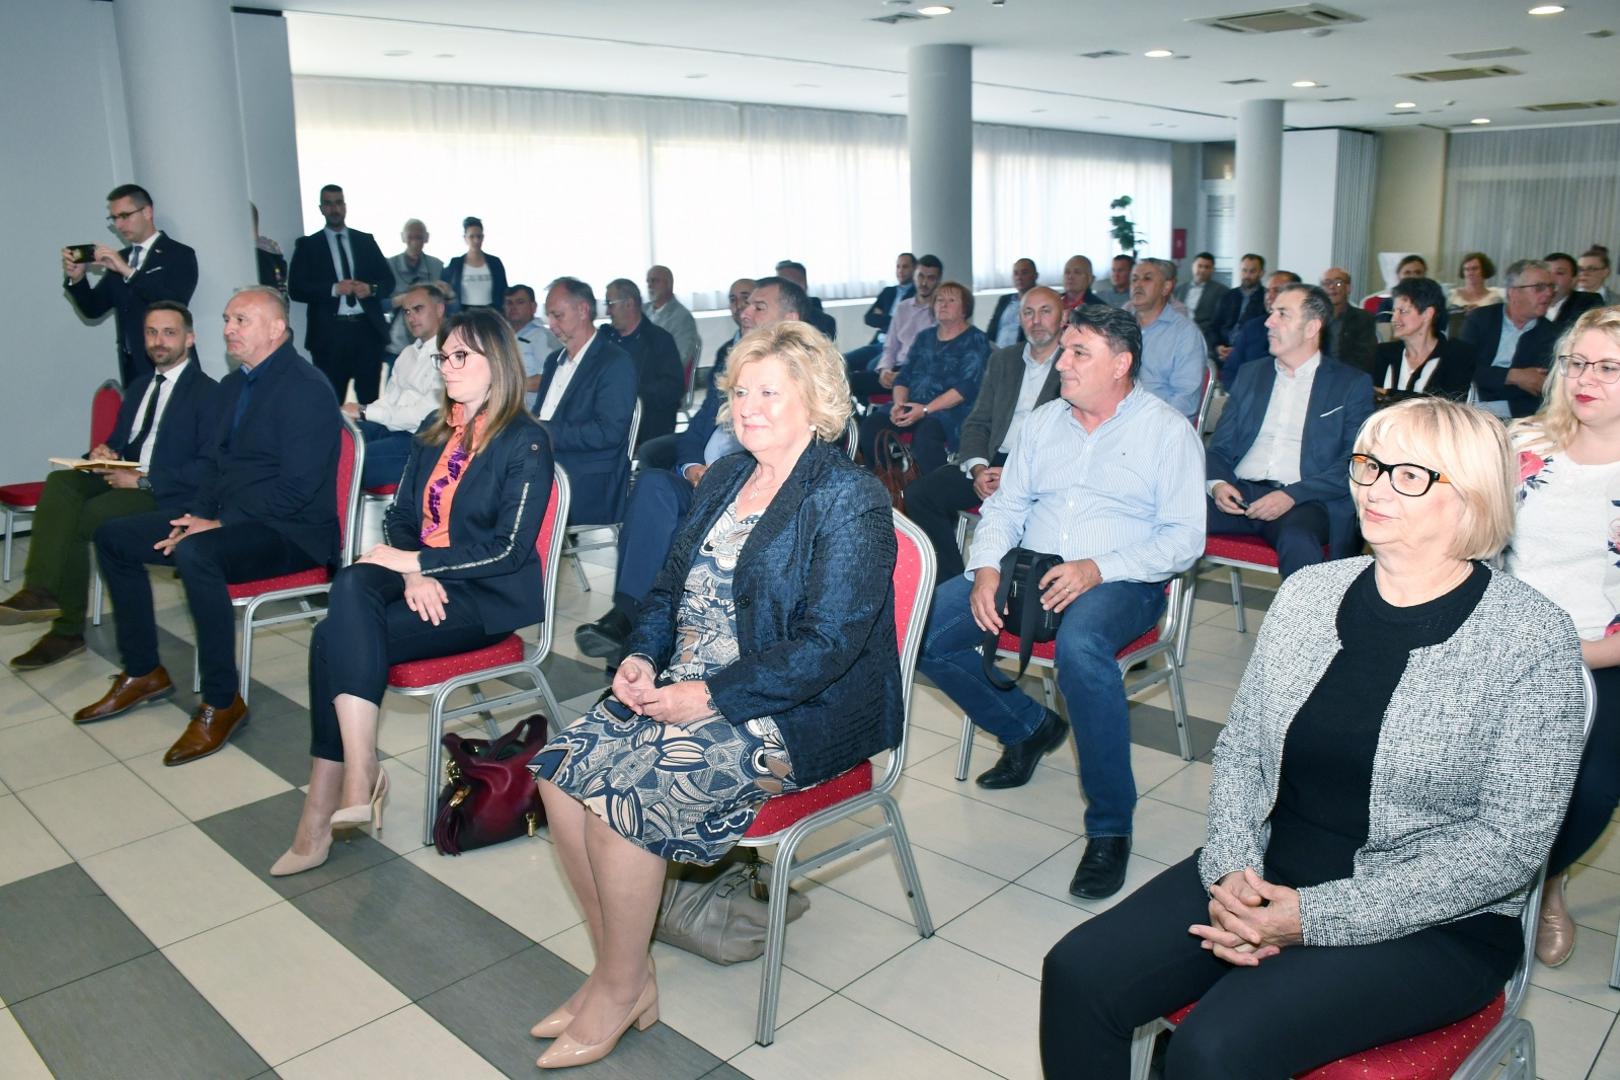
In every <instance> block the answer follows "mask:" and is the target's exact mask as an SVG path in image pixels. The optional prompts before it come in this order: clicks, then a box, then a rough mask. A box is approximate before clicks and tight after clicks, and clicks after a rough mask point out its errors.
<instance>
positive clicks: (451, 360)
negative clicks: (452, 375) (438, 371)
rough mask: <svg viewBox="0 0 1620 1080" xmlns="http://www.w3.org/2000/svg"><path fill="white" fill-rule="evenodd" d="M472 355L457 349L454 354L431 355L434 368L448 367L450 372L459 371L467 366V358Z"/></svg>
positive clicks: (464, 350) (438, 353) (440, 353)
mask: <svg viewBox="0 0 1620 1080" xmlns="http://www.w3.org/2000/svg"><path fill="white" fill-rule="evenodd" d="M472 355H474V354H473V353H470V352H468V351H467V350H466V349H457V350H456V351H455V352H451V353H442V352H436V353H434V354H433V366H434V367H440V368H442V367H448V368H449V369H450V370H452V371H460V370H461V369H462V368H464V367H466V366H467V357H469V356H472Z"/></svg>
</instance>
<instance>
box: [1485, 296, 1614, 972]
mask: <svg viewBox="0 0 1620 1080" xmlns="http://www.w3.org/2000/svg"><path fill="white" fill-rule="evenodd" d="M1555 351H1556V355H1557V360H1556V361H1554V363H1553V368H1552V373H1551V375H1550V376H1549V378H1548V379H1547V386H1546V389H1545V391H1544V397H1543V399H1542V405H1541V410H1540V411H1539V412H1537V413H1536V414H1535V415H1534V416H1530V417H1526V418H1525V419H1523V420H1518V421H1515V422H1514V424H1513V427H1512V429H1511V431H1510V434H1511V436H1512V439H1513V445H1514V448H1515V449H1517V450H1518V452H1519V473H1518V477H1519V492H1518V494H1519V504H1518V505H1519V512H1518V524H1517V527H1516V528H1515V530H1514V534H1513V546H1512V548H1511V549H1510V550H1509V552H1508V559H1507V568H1508V572H1509V573H1512V574H1514V575H1515V576H1517V577H1519V578H1520V579H1522V580H1523V581H1525V582H1527V583H1529V584H1530V585H1533V586H1535V588H1536V589H1537V590H1538V591H1539V592H1541V593H1542V594H1543V595H1545V596H1547V597H1548V598H1549V599H1551V600H1552V601H1553V602H1554V603H1556V604H1557V605H1558V606H1559V607H1561V608H1563V609H1564V610H1565V611H1567V612H1569V614H1570V617H1571V618H1572V619H1573V620H1574V621H1575V629H1576V631H1577V632H1578V633H1579V634H1580V636H1581V654H1582V656H1583V657H1584V658H1585V660H1586V666H1587V667H1589V668H1591V669H1592V678H1593V680H1594V681H1595V682H1596V684H1597V715H1596V716H1595V717H1594V719H1593V723H1592V734H1591V736H1590V738H1589V739H1588V740H1587V744H1586V753H1585V756H1584V757H1583V759H1582V761H1581V773H1580V778H1579V779H1578V780H1577V781H1576V782H1575V796H1574V798H1573V799H1572V800H1571V801H1570V804H1569V816H1568V817H1567V818H1565V819H1564V827H1563V828H1562V829H1561V830H1560V831H1559V833H1558V842H1557V843H1556V844H1554V845H1553V849H1552V857H1551V858H1550V859H1549V860H1548V864H1547V891H1546V892H1545V893H1544V894H1543V896H1542V901H1541V925H1540V927H1539V928H1538V933H1537V936H1536V956H1537V957H1538V958H1539V959H1540V960H1541V962H1542V963H1544V964H1546V965H1548V966H1549V967H1557V966H1558V965H1559V964H1562V963H1563V962H1564V961H1566V960H1568V959H1569V956H1570V953H1572V952H1573V951H1574V949H1575V921H1574V920H1573V919H1572V918H1570V914H1569V909H1568V908H1567V907H1566V906H1565V905H1564V886H1565V884H1566V883H1567V882H1568V880H1569V874H1568V870H1569V869H1570V867H1571V866H1573V865H1574V864H1575V860H1577V859H1579V858H1580V857H1581V856H1582V855H1584V854H1585V853H1586V851H1587V849H1588V848H1590V847H1591V846H1592V845H1593V844H1594V843H1596V842H1597V839H1598V836H1599V835H1600V834H1601V833H1602V832H1603V830H1604V829H1605V828H1607V827H1608V824H1609V819H1610V818H1611V817H1612V816H1613V814H1614V808H1615V806H1616V804H1617V803H1620V307H1608V308H1594V309H1593V310H1591V311H1588V312H1586V313H1585V314H1583V315H1582V316H1581V317H1580V318H1579V319H1578V320H1576V322H1575V325H1574V326H1572V327H1570V328H1569V329H1568V330H1567V331H1565V332H1564V336H1563V337H1561V338H1560V339H1559V341H1558V347H1557V349H1556V350H1555Z"/></svg>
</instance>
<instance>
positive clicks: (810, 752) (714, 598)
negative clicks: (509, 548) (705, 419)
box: [530, 322, 903, 1068]
mask: <svg viewBox="0 0 1620 1080" xmlns="http://www.w3.org/2000/svg"><path fill="white" fill-rule="evenodd" d="M722 386H723V389H724V392H725V393H726V394H727V395H728V398H729V401H728V404H727V405H725V406H722V408H723V409H725V410H729V412H730V415H729V417H728V416H727V415H726V414H725V412H722V415H721V419H722V422H725V421H727V420H729V422H730V423H732V425H733V426H734V429H735V430H736V432H737V438H738V441H740V442H741V443H742V444H743V447H744V448H745V449H746V450H747V453H739V454H733V455H731V456H729V457H725V458H721V459H720V460H719V461H717V462H715V464H714V465H713V466H712V467H711V468H710V469H709V471H708V472H707V473H706V474H705V475H704V477H703V480H702V482H701V483H700V485H699V486H698V490H697V493H696V495H695V496H694V499H693V503H692V507H691V510H690V511H689V512H688V514H687V517H686V521H685V524H684V525H683V526H682V527H681V530H680V532H679V533H678V535H677V536H676V538H675V543H674V547H673V549H672V550H671V552H670V555H669V559H668V560H667V561H666V562H665V564H664V569H663V572H662V573H661V574H660V575H659V578H658V581H657V583H656V584H655V585H654V586H653V589H652V591H651V592H650V593H649V594H648V596H647V599H646V600H645V601H644V602H643V603H642V606H641V611H640V614H639V617H638V619H637V623H636V627H635V629H634V631H633V632H632V633H631V636H630V641H629V649H630V654H629V655H628V656H627V657H626V658H625V660H624V662H623V663H622V664H621V665H620V666H619V669H618V674H617V675H616V676H615V677H614V680H613V688H612V692H611V695H610V696H609V697H606V698H604V699H603V701H602V702H601V703H599V704H598V705H597V706H596V707H595V708H594V709H592V710H591V711H590V712H589V713H587V714H586V715H585V716H583V717H581V718H580V719H579V720H578V721H576V722H575V723H574V724H572V725H570V726H569V727H568V728H566V729H565V730H563V731H561V732H559V733H558V734H557V736H556V737H555V738H553V739H552V741H551V742H550V743H548V744H547V746H546V747H545V749H543V750H541V751H540V753H539V754H538V755H536V757H535V759H534V763H533V764H532V765H531V766H530V767H531V768H532V769H533V770H534V771H535V773H536V775H537V776H538V777H539V778H540V795H541V798H542V800H543V801H544V802H545V806H546V814H547V819H548V821H549V823H550V830H551V839H552V842H553V843H554V844H555V845H556V849H557V853H558V857H559V859H560V860H561V862H562V865H563V869H564V871H565V872H566V873H567V875H568V880H569V884H570V885H571V886H572V887H573V889H574V894H575V895H576V896H577V897H578V898H579V902H580V906H581V908H583V909H584V912H585V919H586V923H587V924H588V926H589V927H590V934H591V942H592V944H593V945H594V946H595V950H596V967H595V969H594V970H593V971H592V972H591V975H590V977H589V978H588V979H587V980H586V982H585V985H584V986H583V987H582V988H581V989H580V990H579V991H578V992H576V993H575V994H574V995H573V996H572V997H571V998H570V999H569V1000H568V1001H566V1002H564V1003H563V1005H562V1006H561V1007H560V1008H558V1009H556V1010H555V1011H554V1012H552V1013H551V1014H550V1015H549V1016H547V1017H545V1018H544V1019H543V1020H541V1021H540V1023H539V1024H537V1025H536V1026H535V1028H534V1030H533V1032H532V1033H533V1034H534V1035H535V1036H536V1037H538V1038H556V1039H557V1041H556V1042H555V1043H554V1044H553V1045H552V1046H551V1048H550V1049H549V1050H547V1051H546V1053H545V1055H544V1056H543V1057H541V1059H540V1061H539V1064H540V1066H541V1067H542V1068H561V1067H565V1066H568V1065H582V1064H585V1063H586V1062H589V1061H595V1060H597V1059H599V1058H601V1057H603V1056H605V1055H606V1054H607V1053H608V1052H610V1051H611V1050H612V1049H613V1047H614V1045H615V1044H616V1043H617V1041H618V1038H619V1036H620V1035H621V1034H623V1033H624V1031H625V1030H626V1029H627V1028H628V1027H629V1026H630V1025H631V1024H632V1023H634V1024H636V1025H637V1026H638V1027H646V1026H648V1025H649V1024H651V1023H652V1022H653V1021H654V1020H656V1019H657V1018H658V989H657V985H656V983H655V982H654V979H653V975H652V972H651V969H650V965H649V963H648V957H647V946H648V943H649V939H650V938H651V937H652V929H653V919H654V916H655V915H656V914H657V912H658V901H659V895H660V892H661V890H662V887H663V883H664V871H665V866H666V862H667V861H671V860H672V861H674V862H680V863H696V864H710V863H713V862H714V861H716V860H717V859H719V858H720V857H721V856H722V855H724V854H725V852H726V851H728V850H729V849H730V848H731V847H732V846H733V845H735V844H736V842H737V841H738V839H740V838H741V837H742V835H743V833H745V832H746V831H747V829H748V827H749V826H750V825H751V824H752V823H753V821H754V817H755V815H756V813H757V812H758V810H759V808H760V806H761V805H763V804H764V802H765V800H766V799H767V798H769V797H770V796H771V795H773V794H777V793H779V792H784V791H795V790H798V789H800V788H804V787H808V786H810V785H812V784H816V783H819V782H820V781H822V780H826V779H828V778H830V777H833V776H836V775H837V774H839V773H840V772H843V771H845V770H847V769H849V768H852V767H853V766H855V765H857V764H858V763H859V762H861V761H862V760H863V759H865V758H867V757H870V756H871V755H872V754H875V753H877V752H878V751H880V750H882V749H884V748H886V747H892V746H894V745H896V744H897V743H898V742H899V740H900V725H901V723H902V720H903V705H902V700H901V686H900V663H899V655H898V649H897V647H896V643H895V625H894V590H893V586H892V583H891V579H892V575H893V573H894V563H895V554H896V544H895V538H894V523H893V517H892V514H891V511H890V509H889V502H888V497H887V495H886V493H885V491H884V489H883V485H882V484H881V483H880V482H879V481H878V480H877V478H876V477H874V476H872V475H871V473H869V472H867V471H866V470H865V469H862V468H861V467H859V466H857V465H855V464H854V463H852V462H851V461H850V460H849V459H848V458H847V457H845V456H844V454H843V452H842V451H841V450H839V449H838V442H839V441H840V440H841V439H842V437H843V432H844V425H845V424H846V422H847V421H848V418H849V413H850V398H849V384H848V380H847V378H846V376H845V365H844V362H843V359H842V357H840V356H839V354H838V351H837V350H836V349H834V348H833V347H832V345H831V344H830V343H828V342H827V340H826V339H825V338H823V337H822V336H821V334H820V333H818V332H817V331H816V330H815V329H814V328H812V327H810V326H809V325H808V324H805V323H800V322H787V323H779V324H777V325H775V326H770V327H762V328H761V329H758V330H755V331H754V332H753V333H751V334H749V335H748V336H747V337H744V338H743V339H742V340H741V341H740V342H738V344H737V346H736V348H734V349H733V350H732V352H731V355H730V357H729V358H728V359H727V371H726V374H725V377H724V378H723V380H722Z"/></svg>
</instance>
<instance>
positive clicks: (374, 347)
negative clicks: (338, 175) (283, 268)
mask: <svg viewBox="0 0 1620 1080" xmlns="http://www.w3.org/2000/svg"><path fill="white" fill-rule="evenodd" d="M348 213H349V208H348V205H347V204H346V203H345V202H344V201H343V189H342V188H340V187H338V186H337V185H336V184H327V185H326V186H325V187H323V188H321V214H322V216H324V217H325V218H326V228H324V229H322V230H321V231H320V232H317V233H311V234H310V235H308V236H301V237H299V238H298V240H297V242H296V243H295V244H294V245H293V257H292V266H291V267H290V268H289V269H288V271H287V279H288V280H287V291H288V294H289V295H290V296H291V297H292V299H294V300H296V301H298V302H299V303H301V304H306V305H308V308H309V310H308V327H307V329H306V330H305V332H304V348H306V349H308V350H309V355H310V357H311V358H312V359H313V360H314V361H315V367H316V368H318V369H319V370H320V371H321V373H322V374H324V375H325V376H326V377H327V378H328V379H329V380H331V383H332V390H333V392H334V393H335V394H337V399H338V400H339V401H342V400H343V399H344V398H346V397H348V394H349V380H350V379H353V380H354V397H355V400H356V401H358V402H360V404H362V405H369V404H371V403H372V402H373V401H376V400H377V387H378V385H379V384H380V383H381V381H382V355H383V350H384V348H385V347H386V346H387V344H388V319H387V316H386V314H385V313H384V311H383V305H384V304H385V303H388V302H389V297H390V296H391V295H392V293H393V291H394V272H393V271H392V270H390V269H389V268H388V260H387V259H385V258H384V257H383V253H382V249H381V248H379V247H378V246H377V241H376V240H373V239H372V237H371V234H370V233H363V232H358V231H356V230H354V229H350V228H348V227H347V226H346V225H345V224H344V222H345V219H346V218H347V217H348Z"/></svg>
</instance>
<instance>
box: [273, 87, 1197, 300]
mask: <svg viewBox="0 0 1620 1080" xmlns="http://www.w3.org/2000/svg"><path fill="white" fill-rule="evenodd" d="M294 94H295V104H296V109H297V131H298V160H299V174H300V182H301V185H302V188H303V191H304V196H305V202H306V204H307V208H306V210H305V224H306V228H307V230H308V231H311V232H312V231H314V230H315V229H317V228H319V227H320V225H321V218H320V215H319V213H318V211H317V209H316V205H315V202H316V200H315V194H314V193H315V192H317V191H318V190H319V189H320V187H321V186H322V185H323V184H327V183H336V184H340V185H341V186H342V187H343V188H344V192H345V195H346V196H347V200H348V204H349V223H350V224H351V225H352V226H353V227H354V228H357V229H361V230H363V231H367V232H373V233H375V234H376V235H377V238H378V242H379V243H380V244H381V246H382V248H383V251H384V252H385V253H388V254H392V253H394V252H397V251H399V250H400V249H401V248H402V246H403V245H402V244H401V243H400V242H399V232H400V227H401V225H402V224H403V223H404V222H405V220H406V219H407V218H412V217H417V218H421V219H422V220H423V221H424V222H426V223H427V226H428V229H429V232H430V233H431V236H432V239H431V240H430V241H429V244H428V251H429V252H430V253H432V254H434V255H437V256H439V257H440V258H442V259H444V260H445V261H446V262H448V261H449V260H450V258H451V257H453V256H455V255H458V254H461V253H462V252H463V251H464V250H465V247H464V245H463V244H462V242H461V219H462V218H463V217H465V216H468V215H474V216H477V217H480V218H482V219H483V222H484V234H485V240H484V244H485V250H487V251H488V252H489V253H490V254H493V255H497V256H499V257H500V258H501V259H502V261H503V262H504V263H505V264H506V270H507V276H508V279H509V280H511V281H513V282H526V283H528V284H531V285H533V286H535V287H536V288H539V287H540V286H543V285H544V284H545V283H546V282H547V281H550V280H551V279H553V278H555V277H558V276H560V275H562V274H573V275H575V276H577V277H580V278H583V279H584V280H586V281H588V282H590V283H591V284H592V285H593V286H595V287H596V288H597V290H598V292H599V293H600V291H601V287H602V285H603V284H605V283H606V282H607V281H608V280H610V279H612V278H616V277H627V278H630V279H631V280H633V281H636V282H638V283H640V282H641V281H642V279H643V276H644V274H645V271H646V268H647V267H648V266H650V265H652V264H653V263H655V262H658V263H665V264H667V265H668V266H669V267H670V268H671V269H672V270H673V271H674V273H675V289H676V292H677V294H678V295H680V296H682V297H683V298H687V297H689V298H690V301H689V302H690V303H691V306H692V307H694V308H697V309H699V310H702V309H714V308H723V307H724V306H725V302H726V291H727V287H728V286H729V285H730V284H731V282H732V281H733V280H734V279H735V278H737V277H738V276H742V275H759V274H766V273H770V272H772V268H773V267H774V266H775V265H776V262H777V260H779V259H784V258H791V259H796V260H798V261H799V262H802V263H804V264H805V265H806V267H807V268H808V269H809V272H810V284H811V290H812V291H813V292H815V293H817V294H818V295H820V296H823V297H825V298H827V299H840V298H846V297H862V296H872V295H874V294H876V293H877V292H878V291H879V290H880V289H882V288H883V287H884V286H885V285H887V284H889V283H890V281H891V279H892V274H893V267H894V255H895V253H896V252H898V251H902V250H905V249H907V248H910V247H911V246H912V245H911V244H910V241H909V234H910V231H911V229H910V214H911V210H910V203H911V198H910V171H909V170H910V165H909V155H908V150H907V144H906V130H905V123H906V121H905V118H904V117H899V116H883V115H877V114H868V113H844V112H831V111H821V110H814V109H795V108H786V107H781V106H770V105H738V104H729V103H724V102H709V101H689V100H682V99H673V98H638V97H628V96H615V95H604V94H587V93H575V92H565V91H554V90H529V89H518V88H505V87H485V86H464V85H453V84H441V83H400V82H380V81H371V80H359V79H333V78H317V77H305V76H301V77H298V78H296V79H295V80H294ZM974 189H975V194H974V251H975V256H974V262H975V266H974V273H973V285H974V287H975V288H993V287H997V286H1005V285H1009V284H1011V276H1010V275H1011V268H1012V262H1013V260H1014V259H1016V258H1019V257H1021V256H1026V255H1027V256H1029V257H1031V258H1033V259H1035V260H1036V262H1037V263H1038V265H1039V266H1040V267H1041V276H1042V280H1045V281H1054V282H1055V281H1057V280H1059V276H1060V274H1061V272H1062V266H1063V261H1064V260H1065V259H1067V258H1068V256H1069V255H1072V254H1074V253H1076V252H1082V253H1085V254H1089V255H1091V256H1092V257H1093V258H1094V259H1100V258H1104V257H1106V256H1107V255H1108V254H1111V253H1112V252H1113V251H1115V250H1116V248H1115V247H1114V244H1113V241H1112V238H1111V237H1109V235H1108V228H1109V225H1108V218H1109V215H1110V214H1111V211H1110V210H1109V209H1108V204H1109V202H1110V201H1111V200H1113V199H1114V198H1115V197H1116V196H1118V195H1125V194H1128V195H1130V196H1131V197H1132V199H1133V200H1134V202H1133V205H1132V207H1131V213H1132V215H1133V218H1134V220H1135V221H1136V223H1137V228H1138V230H1139V231H1140V232H1141V233H1142V234H1144V235H1145V236H1147V238H1148V241H1149V243H1148V246H1147V248H1146V249H1145V252H1144V253H1148V252H1167V251H1168V248H1169V239H1170V236H1169V232H1170V212H1169V207H1170V146H1169V144H1168V143H1164V142H1159V141H1155V140H1149V139H1129V138H1119V137H1115V136H1101V135H1084V134H1078V133H1074V132H1059V131H1044V130H1035V129H1026V128H1011V127H1000V126H993V125H982V124H981V125H975V132H974Z"/></svg>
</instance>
